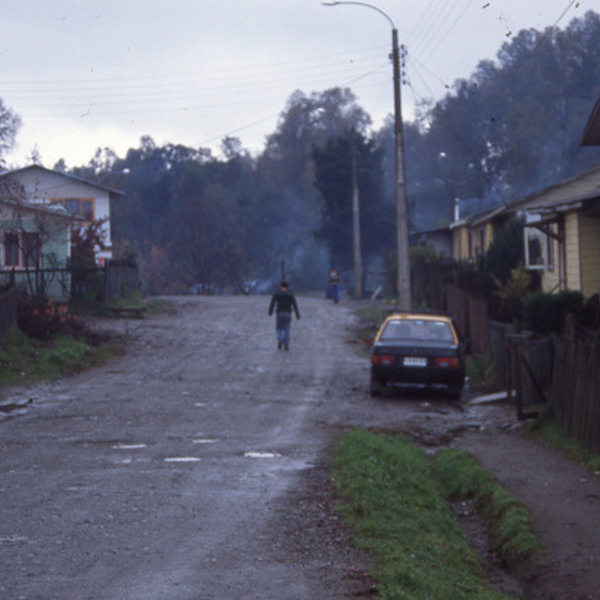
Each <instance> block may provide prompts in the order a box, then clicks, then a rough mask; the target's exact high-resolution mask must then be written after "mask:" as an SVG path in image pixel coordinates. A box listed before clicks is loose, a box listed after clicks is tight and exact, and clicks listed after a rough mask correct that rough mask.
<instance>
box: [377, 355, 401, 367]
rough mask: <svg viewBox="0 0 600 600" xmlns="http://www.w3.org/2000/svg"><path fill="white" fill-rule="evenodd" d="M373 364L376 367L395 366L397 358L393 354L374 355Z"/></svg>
mask: <svg viewBox="0 0 600 600" xmlns="http://www.w3.org/2000/svg"><path fill="white" fill-rule="evenodd" d="M371 363H372V364H374V365H384V366H389V365H395V364H396V357H395V356H394V355H393V354H372V355H371Z"/></svg>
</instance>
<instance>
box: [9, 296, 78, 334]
mask: <svg viewBox="0 0 600 600" xmlns="http://www.w3.org/2000/svg"><path fill="white" fill-rule="evenodd" d="M17 315H18V326H19V329H20V330H21V331H23V332H24V333H26V334H27V335H29V336H31V337H33V338H37V339H44V338H51V337H53V336H55V335H57V334H58V333H68V334H70V335H79V334H81V333H82V332H83V331H84V326H83V323H82V322H80V321H79V320H78V319H76V318H75V317H74V316H73V315H71V314H69V311H68V306H67V305H66V304H60V303H57V302H54V301H52V300H49V301H45V302H42V301H39V300H36V299H28V298H21V299H20V300H19V303H18V306H17Z"/></svg>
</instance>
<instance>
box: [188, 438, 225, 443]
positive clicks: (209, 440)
mask: <svg viewBox="0 0 600 600" xmlns="http://www.w3.org/2000/svg"><path fill="white" fill-rule="evenodd" d="M218 441H219V440H214V439H212V438H198V439H195V440H192V444H216V443H217V442H218Z"/></svg>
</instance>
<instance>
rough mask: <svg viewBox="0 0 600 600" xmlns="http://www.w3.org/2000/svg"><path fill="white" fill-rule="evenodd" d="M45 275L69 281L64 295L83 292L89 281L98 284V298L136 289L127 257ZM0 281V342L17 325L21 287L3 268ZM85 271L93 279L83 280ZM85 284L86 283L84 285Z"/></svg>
mask: <svg viewBox="0 0 600 600" xmlns="http://www.w3.org/2000/svg"><path fill="white" fill-rule="evenodd" d="M44 273H45V274H46V275H47V276H48V277H50V276H51V277H53V278H56V277H61V278H62V279H61V280H64V281H70V283H71V289H70V292H69V290H68V287H67V286H63V287H67V292H68V293H67V297H69V298H71V299H74V298H76V297H79V298H81V297H83V296H85V294H86V292H89V288H90V286H91V285H99V291H100V293H99V296H98V297H96V298H95V299H96V300H97V301H99V302H107V303H110V302H114V301H115V300H118V299H119V298H126V297H128V296H130V295H131V294H132V293H133V292H136V291H138V290H139V289H140V281H139V276H138V270H137V267H136V265H135V264H132V263H130V262H127V261H110V262H109V263H108V264H107V265H106V267H98V268H96V269H85V270H83V271H82V270H79V271H78V272H77V276H76V277H71V275H74V274H75V272H74V271H71V270H69V269H46V270H45V271H44V270H42V274H44ZM4 275H5V277H3V279H2V281H0V284H2V288H0V289H2V291H0V342H2V341H3V340H4V338H5V337H6V335H7V334H8V333H9V332H10V331H11V330H12V329H16V327H17V301H18V298H19V295H20V294H21V293H22V290H23V288H22V287H19V285H15V284H14V277H13V278H11V277H9V275H10V273H8V272H6V273H5V274H4ZM87 275H91V276H92V279H94V277H93V276H98V277H99V278H100V283H98V278H97V277H96V278H95V281H94V283H89V281H88V283H86V279H87V277H86V276H87ZM86 286H87V287H86Z"/></svg>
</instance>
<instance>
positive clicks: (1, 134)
mask: <svg viewBox="0 0 600 600" xmlns="http://www.w3.org/2000/svg"><path fill="white" fill-rule="evenodd" d="M20 127H21V118H20V117H19V116H18V115H17V114H16V113H14V112H13V111H11V110H10V109H8V108H6V106H4V102H3V101H2V99H0V167H4V164H5V163H4V153H5V152H7V151H8V150H11V149H12V148H13V146H14V145H15V137H16V135H17V132H18V130H19V128H20Z"/></svg>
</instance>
